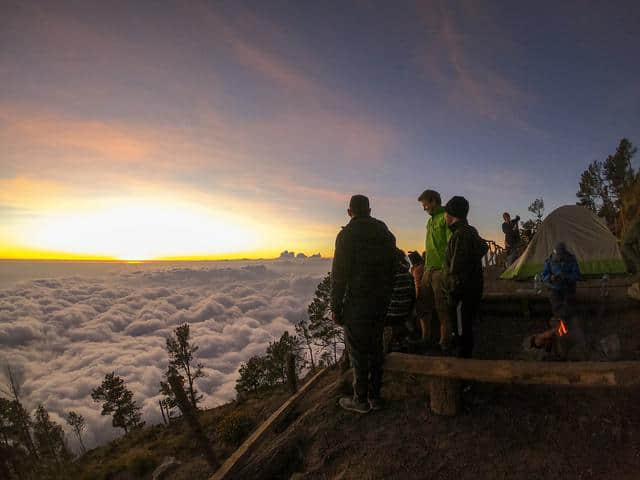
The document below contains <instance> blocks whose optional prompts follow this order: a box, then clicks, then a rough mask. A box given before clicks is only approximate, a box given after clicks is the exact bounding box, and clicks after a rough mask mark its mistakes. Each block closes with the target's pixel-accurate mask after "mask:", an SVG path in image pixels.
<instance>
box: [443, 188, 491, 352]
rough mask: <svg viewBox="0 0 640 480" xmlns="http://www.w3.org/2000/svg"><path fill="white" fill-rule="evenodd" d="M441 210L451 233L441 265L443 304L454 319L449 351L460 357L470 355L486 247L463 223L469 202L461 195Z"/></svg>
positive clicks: (452, 199) (453, 198)
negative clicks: (444, 302) (446, 305)
mask: <svg viewBox="0 0 640 480" xmlns="http://www.w3.org/2000/svg"><path fill="white" fill-rule="evenodd" d="M444 211H445V220H446V222H447V225H448V226H449V228H450V229H451V231H452V232H453V234H452V236H451V239H450V240H449V245H448V246H447V252H446V255H445V257H444V263H443V268H442V270H443V274H444V281H443V283H444V289H445V294H446V297H447V303H448V305H449V308H450V309H451V317H452V319H454V322H453V323H454V325H453V330H454V339H453V342H452V345H453V351H454V353H455V354H457V355H458V356H460V357H463V358H471V355H472V352H473V320H474V318H475V316H476V314H477V312H478V308H479V306H480V301H481V300H482V290H483V278H482V257H484V255H485V254H486V253H487V251H488V249H489V246H488V245H487V242H485V241H484V240H483V239H482V238H480V235H479V234H478V231H477V230H476V229H475V228H474V227H472V226H471V225H469V223H468V222H467V214H468V213H469V202H468V201H467V200H466V199H465V198H464V197H458V196H456V197H452V198H451V200H449V201H448V202H447V205H446V206H445V209H444Z"/></svg>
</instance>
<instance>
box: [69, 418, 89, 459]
mask: <svg viewBox="0 0 640 480" xmlns="http://www.w3.org/2000/svg"><path fill="white" fill-rule="evenodd" d="M65 420H66V421H67V423H68V424H69V426H70V427H71V429H72V430H73V434H74V435H75V436H76V438H77V439H78V442H79V443H80V448H81V450H82V453H83V454H84V453H87V449H86V448H85V446H84V442H83V441H82V432H83V431H84V429H85V427H86V420H85V418H84V417H83V416H82V415H80V414H79V413H76V412H74V411H73V410H72V411H70V412H68V413H67V416H66V417H65Z"/></svg>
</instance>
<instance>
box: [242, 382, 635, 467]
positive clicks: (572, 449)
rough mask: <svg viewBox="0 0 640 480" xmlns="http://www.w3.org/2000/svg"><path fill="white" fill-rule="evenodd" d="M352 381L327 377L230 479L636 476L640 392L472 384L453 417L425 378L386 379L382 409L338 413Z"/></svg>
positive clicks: (264, 440)
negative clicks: (431, 395) (438, 410)
mask: <svg viewBox="0 0 640 480" xmlns="http://www.w3.org/2000/svg"><path fill="white" fill-rule="evenodd" d="M336 381H337V382H336ZM348 383H349V382H348V381H346V382H340V378H339V374H338V372H336V371H332V372H330V373H329V374H327V375H326V377H325V378H323V379H322V380H321V382H320V384H318V385H317V386H316V387H315V388H314V389H313V390H312V391H311V392H309V393H308V394H307V395H306V396H305V397H303V399H302V400H301V401H300V403H299V404H298V405H297V406H296V407H295V409H294V411H293V412H292V413H291V414H289V415H288V416H287V417H286V418H285V419H283V421H282V422H281V424H280V425H279V426H278V428H277V432H276V433H272V434H271V435H268V436H267V437H266V438H264V439H263V441H262V442H261V444H260V445H259V446H258V447H257V448H256V449H255V450H254V454H253V455H252V456H251V457H250V458H249V459H247V461H246V462H244V463H243V464H242V468H240V469H239V470H237V471H235V474H234V475H233V477H232V478H238V479H240V478H253V479H262V478H263V479H272V478H273V479H275V478H292V479H395V478H397V479H414V478H415V479H423V478H430V479H457V480H464V479H469V480H471V479H473V480H479V479H501V478H505V479H508V478H527V479H548V478H562V479H574V478H575V479H592V478H593V479H595V478H598V479H603V478H605V479H608V478H611V479H614V478H615V479H623V480H624V479H637V478H638V471H640V427H639V425H640V390H638V389H634V390H626V391H617V390H613V391H612V390H593V389H592V390H583V389H580V390H578V389H574V390H571V389H566V388H544V387H539V386H536V387H531V386H517V387H516V386H497V385H488V384H474V385H472V387H471V389H470V391H467V392H465V394H464V396H463V400H464V410H463V412H462V414H461V415H459V416H457V417H454V418H447V417H438V416H436V415H433V414H432V413H430V411H429V408H428V388H427V380H426V379H421V378H417V377H412V376H394V377H392V376H390V375H387V376H386V377H385V381H384V388H383V395H384V397H385V398H386V401H387V406H386V408H385V409H384V410H382V411H380V412H375V413H369V414H366V415H357V414H351V413H349V412H345V411H343V410H341V409H340V408H339V407H338V405H337V400H338V398H339V397H340V395H341V394H344V393H347V392H348V390H349V386H348Z"/></svg>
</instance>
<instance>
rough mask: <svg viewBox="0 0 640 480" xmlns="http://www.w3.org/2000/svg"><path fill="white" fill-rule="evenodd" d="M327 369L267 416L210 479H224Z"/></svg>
mask: <svg viewBox="0 0 640 480" xmlns="http://www.w3.org/2000/svg"><path fill="white" fill-rule="evenodd" d="M326 371H327V368H323V369H322V370H320V371H319V372H318V373H316V374H315V375H314V376H313V377H311V380H309V381H308V382H307V383H305V384H304V385H303V386H302V388H301V389H300V390H298V393H296V394H295V395H292V396H291V397H289V399H288V400H287V401H286V402H284V403H283V404H282V405H281V406H280V408H278V410H276V411H275V412H273V413H272V414H271V416H270V417H269V418H267V420H265V422H264V423H263V424H262V425H260V427H258V429H257V430H256V431H255V432H253V433H252V434H251V435H250V436H249V438H247V439H246V440H245V441H244V442H243V443H242V445H240V446H239V447H238V449H237V450H236V451H235V452H233V453H232V454H231V456H230V457H229V458H227V460H226V461H225V462H224V464H223V465H222V466H221V467H220V468H219V469H218V470H216V472H215V473H214V474H213V475H212V476H211V477H210V480H224V479H225V478H226V476H227V475H228V474H229V472H230V471H231V470H232V469H233V467H234V466H235V465H236V463H238V461H239V460H240V459H241V458H243V457H244V456H245V454H246V453H247V452H248V451H249V450H250V449H251V447H253V445H254V444H255V443H256V442H257V441H258V440H260V438H262V436H263V435H264V434H265V433H266V432H267V431H268V430H269V427H271V425H273V424H274V423H275V422H276V421H278V420H279V419H280V418H282V416H283V415H284V414H285V412H286V411H287V410H289V408H290V407H291V406H292V405H293V404H294V403H295V401H296V400H297V399H298V398H300V397H301V396H302V395H303V394H304V393H305V392H306V391H307V390H308V389H309V387H311V386H312V385H313V384H314V383H315V382H316V381H317V380H318V379H319V378H320V377H321V376H322V375H323V374H324V373H325V372H326Z"/></svg>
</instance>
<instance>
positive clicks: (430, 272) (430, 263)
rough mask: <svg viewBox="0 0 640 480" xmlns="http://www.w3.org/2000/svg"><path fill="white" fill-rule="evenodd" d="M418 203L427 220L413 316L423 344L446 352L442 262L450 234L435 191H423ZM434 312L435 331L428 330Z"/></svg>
mask: <svg viewBox="0 0 640 480" xmlns="http://www.w3.org/2000/svg"><path fill="white" fill-rule="evenodd" d="M418 202H420V203H421V204H422V208H423V209H424V211H425V212H427V213H428V214H429V216H430V218H429V220H428V221H427V232H426V239H425V262H424V275H423V277H422V288H420V298H419V299H418V302H417V304H416V314H417V317H418V320H419V322H420V326H421V329H422V341H423V342H424V343H430V342H438V344H439V345H440V348H441V349H443V350H445V351H446V350H448V349H449V342H450V339H451V322H450V314H449V310H448V308H447V302H446V299H445V297H444V295H443V292H442V262H443V260H444V256H445V253H446V250H447V245H448V243H449V239H450V238H451V231H450V230H449V229H448V228H447V223H446V222H445V218H444V208H443V207H442V199H441V197H440V194H439V193H438V192H436V191H435V190H425V191H424V192H422V194H421V195H420V196H419V197H418ZM434 313H437V315H438V320H439V329H438V331H435V332H434V331H432V328H431V325H432V318H433V315H434Z"/></svg>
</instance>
